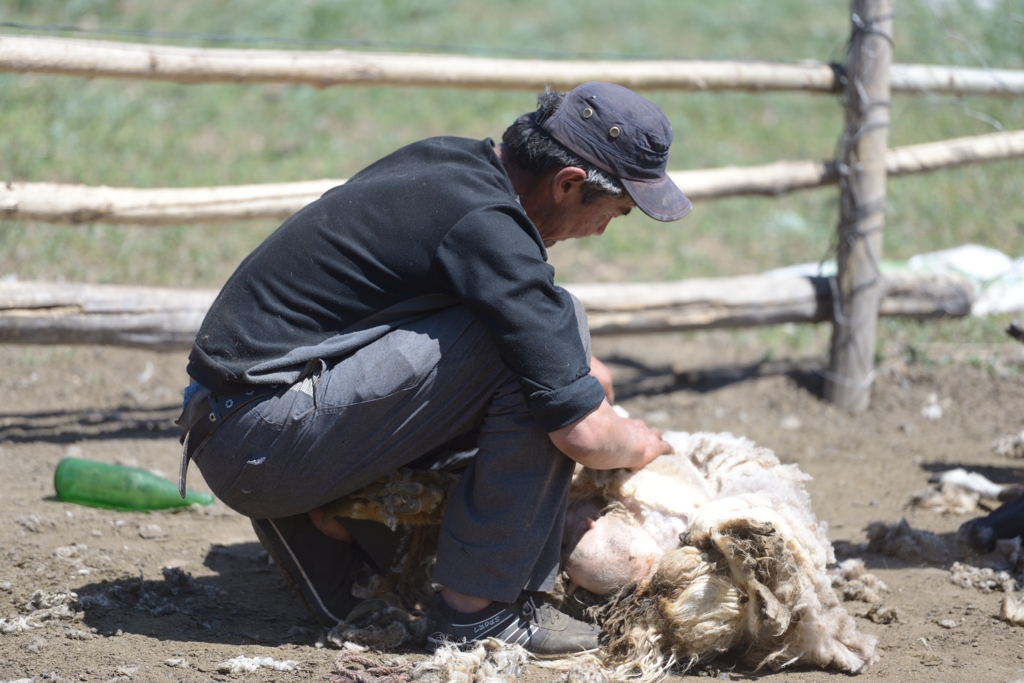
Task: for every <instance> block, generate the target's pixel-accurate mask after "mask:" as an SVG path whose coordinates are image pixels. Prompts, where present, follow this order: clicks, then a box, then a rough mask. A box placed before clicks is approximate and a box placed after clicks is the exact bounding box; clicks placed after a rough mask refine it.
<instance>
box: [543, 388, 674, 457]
mask: <svg viewBox="0 0 1024 683" xmlns="http://www.w3.org/2000/svg"><path fill="white" fill-rule="evenodd" d="M549 436H550V437H551V441H552V442H553V443H554V444H555V446H557V447H558V450H560V451H562V452H563V453H565V454H566V455H568V456H569V457H570V458H572V459H573V460H575V461H576V462H578V463H580V464H581V465H583V466H585V467H591V468H593V469H596V470H610V469H615V468H618V467H625V468H627V469H641V468H643V467H645V466H646V465H647V464H648V463H649V462H651V461H652V460H654V459H655V458H656V457H658V456H659V455H664V454H666V453H671V452H672V446H670V445H669V444H668V442H666V441H664V440H663V439H662V438H661V434H660V433H659V432H658V430H656V429H652V428H650V427H648V426H647V425H646V424H644V422H643V420H629V419H623V418H621V417H619V416H618V415H617V414H616V413H615V411H614V410H612V407H611V405H610V404H609V403H608V402H607V401H602V402H601V404H600V405H599V406H598V407H597V408H596V409H594V410H593V411H591V412H590V413H588V414H587V415H586V416H584V417H583V418H582V419H580V420H577V421H576V422H574V423H573V424H571V425H569V426H568V427H563V428H562V429H559V430H558V431H555V432H551V433H550V434H549Z"/></svg>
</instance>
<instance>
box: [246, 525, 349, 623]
mask: <svg viewBox="0 0 1024 683" xmlns="http://www.w3.org/2000/svg"><path fill="white" fill-rule="evenodd" d="M252 528H253V529H254V530H255V531H256V536H257V537H258V538H259V539H260V543H262V544H263V547H264V548H266V550H267V553H268V554H269V555H270V557H271V559H272V560H273V561H274V564H276V565H277V568H278V569H280V570H281V573H282V574H284V578H285V580H286V581H287V582H288V584H289V585H290V586H291V587H292V589H293V590H294V591H295V592H296V593H298V594H299V597H300V598H302V602H303V603H304V604H305V605H306V609H308V610H309V611H310V612H312V613H313V615H314V616H316V617H317V618H318V619H320V620H321V621H323V622H324V623H326V624H329V625H331V626H333V625H335V624H337V623H338V622H340V621H342V620H343V619H344V618H345V616H346V615H348V613H349V612H350V611H351V610H352V608H353V607H355V606H356V604H357V603H358V602H359V599H358V598H356V597H354V596H353V595H352V585H353V584H354V583H355V581H356V577H357V575H358V574H359V572H360V570H362V569H363V568H364V566H365V564H366V562H365V559H364V555H363V553H362V551H361V550H360V549H359V548H358V547H356V546H355V545H353V544H351V543H346V542H344V541H337V540H335V539H333V538H329V537H328V536H325V535H324V534H323V533H321V532H320V530H318V529H317V528H316V527H315V526H313V522H311V521H310V520H309V517H308V516H307V515H306V514H305V513H303V514H300V515H294V516H292V517H280V518H278V519H254V520H252Z"/></svg>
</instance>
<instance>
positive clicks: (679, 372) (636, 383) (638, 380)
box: [605, 356, 825, 400]
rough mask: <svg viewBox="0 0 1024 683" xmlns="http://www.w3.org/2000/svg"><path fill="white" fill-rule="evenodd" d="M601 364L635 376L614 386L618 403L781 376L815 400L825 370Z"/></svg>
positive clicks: (808, 362) (783, 363)
mask: <svg viewBox="0 0 1024 683" xmlns="http://www.w3.org/2000/svg"><path fill="white" fill-rule="evenodd" d="M605 362H606V363H608V364H609V365H620V366H624V367H628V368H631V369H632V370H633V371H634V373H635V376H634V377H633V378H632V379H629V380H626V381H623V382H620V383H618V384H617V385H616V391H615V393H616V396H617V397H618V398H620V399H622V400H625V399H628V398H633V397H636V396H657V395H659V394H668V393H671V392H675V391H694V392H698V393H709V392H712V391H716V390H718V389H722V388H724V387H727V386H729V385H732V384H737V383H740V382H746V381H749V380H752V379H758V378H761V377H772V376H776V375H784V376H786V377H788V378H789V379H790V380H792V381H793V383H794V384H795V385H796V386H798V387H800V388H801V389H803V390H805V391H807V392H809V393H811V394H813V395H815V396H818V395H820V394H821V383H822V377H821V370H822V369H823V368H824V367H825V362H824V361H823V360H822V359H820V358H802V359H790V360H765V361H760V362H757V363H745V364H736V365H721V366H715V367H706V368H693V369H688V368H684V369H680V368H678V367H677V368H674V369H673V368H671V367H667V368H666V367H664V366H661V367H659V366H647V365H644V364H643V363H639V362H637V361H635V360H633V359H630V358H626V357H621V356H611V357H609V358H606V359H605Z"/></svg>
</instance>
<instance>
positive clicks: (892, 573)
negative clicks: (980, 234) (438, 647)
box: [0, 334, 1024, 683]
mask: <svg viewBox="0 0 1024 683" xmlns="http://www.w3.org/2000/svg"><path fill="white" fill-rule="evenodd" d="M595 352H596V353H597V354H598V355H599V356H600V357H602V358H603V359H605V360H606V362H609V364H610V366H611V367H612V369H613V371H614V373H615V375H616V380H617V386H618V391H619V396H620V399H621V403H622V404H623V405H624V406H625V407H626V408H627V409H628V410H629V411H630V412H631V413H632V414H633V415H634V416H639V417H644V418H646V419H647V420H648V421H649V422H651V423H652V424H654V425H655V426H658V427H660V428H663V429H678V430H686V431H731V432H733V433H736V434H742V435H745V436H747V437H749V438H751V439H753V440H754V441H756V442H758V443H759V444H760V445H763V446H767V447H769V448H771V449H773V450H774V451H775V452H776V453H777V454H778V455H779V457H780V458H781V459H782V460H783V461H784V462H795V463H799V465H800V467H801V468H802V469H803V470H805V471H806V472H808V473H809V474H811V475H813V476H814V481H812V482H810V483H809V485H808V486H809V489H810V492H811V495H812V498H813V500H814V505H815V510H816V512H817V515H818V517H819V518H820V519H821V520H824V521H827V523H828V525H829V535H830V537H831V538H832V539H833V541H835V540H848V541H853V542H861V541H863V540H864V534H863V531H862V530H863V528H864V527H865V525H866V524H868V523H869V522H872V521H875V520H882V521H887V522H895V521H898V520H899V519H900V518H901V517H903V516H907V517H908V520H909V521H910V523H911V524H912V525H913V526H914V527H916V528H922V529H928V530H931V531H934V532H936V533H939V534H941V535H943V537H944V538H946V539H947V540H950V542H951V543H952V538H953V535H954V534H955V531H956V529H957V527H958V526H959V525H960V524H961V523H962V522H963V521H965V519H967V518H966V517H955V516H950V517H942V516H939V515H935V514H932V513H926V512H918V513H912V512H911V511H910V510H908V509H907V508H906V501H907V495H908V494H909V493H911V492H913V491H916V490H918V489H920V488H922V487H923V486H925V485H926V483H927V480H928V477H929V475H930V474H931V473H932V472H934V471H938V470H943V469H947V468H952V467H954V466H958V465H963V466H966V467H969V468H972V469H976V470H979V471H982V472H983V473H984V474H986V475H987V476H989V477H990V478H992V479H993V480H995V481H998V482H1018V481H1024V463H1021V462H1017V461H1011V460H1007V459H1005V458H1001V457H999V456H996V455H995V454H994V453H993V452H992V450H991V447H990V445H991V443H992V441H993V440H994V439H996V438H998V437H1000V436H1003V435H1008V434H1012V433H1016V432H1018V431H1020V430H1021V429H1024V412H1022V407H1024V379H1022V378H1021V376H1020V374H1019V373H1016V372H1010V373H1007V372H1003V371H1001V370H1000V368H1004V369H1005V368H1007V367H1010V368H1012V367H1014V366H1021V365H1024V346H1021V347H1007V348H1006V349H1005V350H1004V352H1003V354H1004V355H1003V356H1002V357H1001V358H1000V359H999V363H997V364H996V365H995V366H993V365H991V364H977V363H976V364H970V363H958V362H955V361H954V362H950V363H946V364H943V363H939V364H929V365H920V364H918V365H910V366H902V365H890V366H887V367H883V368H882V369H881V371H880V372H879V374H878V376H877V379H876V380H875V384H874V387H873V396H872V403H871V408H870V410H869V411H868V412H867V413H866V414H865V415H861V416H857V417H853V416H850V415H847V414H844V413H842V412H840V411H837V410H836V409H834V408H833V407H831V406H829V405H827V404H825V403H823V402H822V401H820V400H819V399H818V398H816V393H815V392H816V391H817V384H818V380H817V378H818V375H817V374H816V373H815V372H814V361H813V360H812V361H803V360H799V359H781V360H775V361H773V362H771V363H760V364H759V363H758V358H759V355H758V354H759V350H758V349H756V348H753V347H744V346H743V345H738V346H737V345H736V344H735V343H734V337H731V336H729V335H725V334H720V335H716V334H707V335H704V336H702V337H700V338H694V337H692V336H691V337H683V336H673V335H664V336H659V337H656V338H655V337H647V338H632V337H622V338H616V339H607V340H597V342H596V344H595ZM954 355H955V354H954ZM184 362H185V354H183V353H153V352H145V351H137V350H119V349H111V348H98V347H18V346H6V347H3V346H0V367H2V368H3V373H2V375H0V617H8V618H10V617H14V616H17V615H18V614H20V608H21V606H22V605H24V604H25V603H26V602H27V601H29V600H30V599H31V598H32V596H33V594H34V592H35V591H37V590H42V591H44V592H53V591H57V590H58V589H61V588H69V589H71V590H73V591H75V592H76V593H77V594H78V595H79V597H80V600H81V602H82V604H83V605H84V610H83V611H82V612H80V616H79V618H78V619H76V620H71V621H54V622H50V623H49V625H47V626H44V627H42V628H38V629H34V630H31V631H27V632H23V633H11V634H2V633H0V681H11V680H18V679H33V680H69V681H111V680H119V681H129V680H130V681H166V680H181V681H209V680H214V681H225V680H257V681H299V680H321V678H322V676H323V675H324V674H328V673H330V672H332V671H333V670H334V666H333V659H334V655H335V651H333V650H330V649H324V648H318V647H316V646H315V643H316V640H317V638H318V636H319V635H320V628H319V627H318V626H317V624H316V623H315V622H314V621H313V620H312V619H311V618H310V617H309V616H307V614H306V612H305V611H304V609H303V608H302V606H301V604H300V603H299V601H298V600H297V599H296V598H295V597H293V595H292V594H291V593H290V592H289V590H288V588H287V587H286V585H285V583H284V581H283V579H282V578H281V577H280V575H279V574H278V573H277V571H276V569H275V568H274V567H273V566H270V565H268V561H267V556H266V554H265V553H264V552H263V551H262V548H261V547H260V545H259V543H258V542H257V541H256V538H255V536H254V534H253V532H252V530H251V527H250V526H249V523H248V521H247V520H246V519H245V518H243V517H240V516H239V515H237V514H235V513H233V512H231V511H230V510H227V509H226V508H224V506H222V505H220V504H218V505H216V506H214V507H213V508H212V509H208V510H203V511H196V510H186V511H183V512H154V513H125V512H112V511H106V510H98V509H91V508H87V507H81V506H76V505H72V504H68V503H63V502H60V501H57V500H55V499H54V497H53V494H54V490H53V471H54V468H55V467H56V465H57V463H58V462H59V461H60V459H61V458H63V457H65V456H68V455H74V456H80V457H85V458H90V459H95V460H100V461H104V462H115V463H122V464H127V465H137V466H140V467H145V468H149V469H152V470H155V471H157V472H159V473H162V474H164V475H165V476H167V477H168V478H172V477H174V476H175V475H176V470H177V464H178V456H179V446H178V443H177V439H176V437H177V431H176V429H175V428H174V426H173V424H172V421H173V419H174V418H175V417H176V416H177V412H178V410H177V406H176V404H177V402H178V400H179V398H178V397H179V396H180V388H181V386H182V384H183V382H184V379H185V375H184V370H183V368H184ZM979 365H980V366H979ZM932 394H934V399H935V402H936V403H937V404H938V405H939V406H941V408H942V416H941V418H939V419H936V420H932V419H929V418H927V417H925V416H923V415H922V407H924V406H925V405H926V404H929V403H930V402H931V396H930V395H932ZM189 485H190V487H191V488H194V489H197V490H207V489H206V487H205V485H204V483H203V481H202V479H201V477H200V475H199V473H198V472H197V471H196V470H195V468H193V469H192V471H191V472H190V477H189ZM862 556H863V558H864V560H865V562H866V564H867V565H868V567H869V568H870V570H871V571H872V572H874V573H876V574H877V575H878V576H879V577H880V578H881V579H882V580H883V581H885V582H886V583H887V584H888V585H889V587H890V591H889V592H887V593H885V594H884V595H883V598H884V604H885V605H886V606H891V607H895V608H896V609H897V611H898V614H899V621H898V622H896V623H892V624H889V625H881V624H875V623H872V622H871V621H869V620H868V619H865V618H862V617H861V615H863V614H864V613H865V612H866V611H867V608H868V606H867V605H866V604H864V603H860V602H848V603H846V607H847V609H848V610H849V611H850V612H851V614H854V615H855V616H857V617H858V618H857V623H858V626H859V627H860V628H861V629H863V630H864V631H867V632H869V633H874V634H876V635H877V636H878V639H879V645H880V654H881V662H880V663H879V664H878V665H877V666H875V667H874V668H873V669H872V670H871V671H870V672H869V673H867V674H865V675H864V676H863V678H864V679H868V680H881V681H892V682H895V681H906V682H908V683H909V682H911V681H972V680H982V679H983V680H986V681H1013V680H1018V679H1024V634H1022V633H1021V630H1020V629H1018V628H1014V627H1010V626H1009V625H1007V624H1005V623H1003V622H1001V621H999V619H998V616H997V615H998V612H999V602H1000V600H1001V598H1002V594H1001V593H988V594H984V593H981V592H979V591H977V590H974V589H963V588H960V587H958V586H955V585H953V584H952V583H950V582H949V580H948V573H949V572H948V568H949V567H948V565H945V566H939V565H933V566H918V565H908V564H906V563H903V562H900V561H899V560H896V559H893V558H889V557H883V556H880V555H873V554H871V553H865V554H863V555H862ZM165 567H175V568H178V570H180V571H178V570H170V569H168V570H164V569H163V568H165ZM182 572H185V573H187V575H186V574H183V573H182ZM189 576H191V577H193V578H189ZM942 620H952V621H953V622H955V625H954V626H953V627H952V628H945V627H943V626H940V625H939V622H940V621H942ZM947 625H948V623H947ZM238 655H246V656H249V657H256V656H269V657H273V658H274V659H275V660H278V661H280V660H293V661H296V662H298V663H299V666H298V668H297V670H295V671H293V672H287V671H274V670H269V669H260V670H259V671H257V672H255V673H250V674H221V673H219V672H218V665H219V664H220V663H222V662H225V661H226V660H228V659H231V658H233V657H236V656H238ZM168 660H175V661H177V660H184V662H185V663H187V666H186V667H183V666H181V664H183V662H181V661H178V664H179V666H171V665H170V664H168V663H167V662H168ZM719 677H721V678H729V679H732V680H747V679H752V678H763V679H766V680H771V681H776V680H778V681H787V682H788V681H794V682H795V681H826V680H833V679H834V674H830V673H826V672H819V671H809V670H802V669H799V668H796V669H793V670H787V671H784V672H780V673H774V674H769V673H763V672H762V673H751V672H744V671H739V670H733V671H724V672H722V673H720V674H719ZM552 679H553V676H552V674H551V673H549V672H546V671H544V670H541V669H539V668H537V667H535V666H532V665H531V667H530V670H529V671H528V673H527V674H526V675H525V676H524V677H523V678H522V679H521V680H524V681H530V680H533V681H542V680H543V681H548V680H552Z"/></svg>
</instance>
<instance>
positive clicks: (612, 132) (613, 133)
mask: <svg viewBox="0 0 1024 683" xmlns="http://www.w3.org/2000/svg"><path fill="white" fill-rule="evenodd" d="M608 135H609V136H610V137H613V138H617V137H619V136H620V135H622V129H621V128H619V127H618V126H612V127H611V128H609V129H608Z"/></svg>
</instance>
